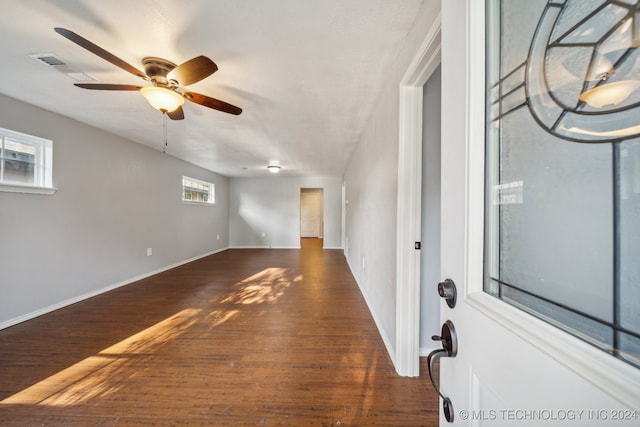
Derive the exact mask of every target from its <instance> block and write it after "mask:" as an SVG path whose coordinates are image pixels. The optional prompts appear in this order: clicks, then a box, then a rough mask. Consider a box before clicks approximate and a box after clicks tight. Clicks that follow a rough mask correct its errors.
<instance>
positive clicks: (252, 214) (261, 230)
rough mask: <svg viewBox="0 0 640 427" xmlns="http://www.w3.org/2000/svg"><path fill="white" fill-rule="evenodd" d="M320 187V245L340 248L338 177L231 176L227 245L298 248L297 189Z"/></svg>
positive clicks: (339, 180) (298, 210)
mask: <svg viewBox="0 0 640 427" xmlns="http://www.w3.org/2000/svg"><path fill="white" fill-rule="evenodd" d="M301 188H322V189H323V198H324V229H323V238H324V247H325V249H332V248H333V249H336V248H341V247H342V241H341V239H342V180H341V179H340V178H301V177H298V178H297V177H280V176H278V177H275V176H269V177H267V178H231V180H230V200H229V239H230V240H229V244H230V246H231V247H240V248H241V247H259V248H299V247H300V189H301Z"/></svg>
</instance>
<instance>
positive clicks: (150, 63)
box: [142, 56, 178, 86]
mask: <svg viewBox="0 0 640 427" xmlns="http://www.w3.org/2000/svg"><path fill="white" fill-rule="evenodd" d="M142 65H144V72H145V74H146V75H147V76H149V78H150V79H151V80H152V81H153V82H154V83H157V84H159V85H162V86H168V85H171V84H173V85H175V86H177V85H178V82H171V81H169V80H168V79H167V75H168V74H169V72H170V71H171V70H173V69H174V68H176V64H174V63H173V62H171V61H167V60H166V59H162V58H156V57H154V56H148V57H146V58H144V59H143V60H142Z"/></svg>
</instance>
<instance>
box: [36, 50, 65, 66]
mask: <svg viewBox="0 0 640 427" xmlns="http://www.w3.org/2000/svg"><path fill="white" fill-rule="evenodd" d="M29 57H30V58H33V59H35V60H37V61H40V62H43V63H44V64H46V65H48V66H50V67H68V65H67V64H66V63H65V62H64V61H63V60H62V59H60V58H58V57H57V56H56V55H54V54H53V53H34V54H32V55H29Z"/></svg>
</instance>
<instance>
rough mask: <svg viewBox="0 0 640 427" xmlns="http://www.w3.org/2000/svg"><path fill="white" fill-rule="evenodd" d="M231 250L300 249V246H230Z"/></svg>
mask: <svg viewBox="0 0 640 427" xmlns="http://www.w3.org/2000/svg"><path fill="white" fill-rule="evenodd" d="M229 249H300V246H229Z"/></svg>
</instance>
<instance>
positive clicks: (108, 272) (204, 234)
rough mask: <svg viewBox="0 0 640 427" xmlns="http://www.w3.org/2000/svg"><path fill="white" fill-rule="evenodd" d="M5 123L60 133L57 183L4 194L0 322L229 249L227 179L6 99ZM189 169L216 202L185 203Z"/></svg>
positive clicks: (0, 195)
mask: <svg viewBox="0 0 640 427" xmlns="http://www.w3.org/2000/svg"><path fill="white" fill-rule="evenodd" d="M0 127H3V128H6V129H11V130H14V131H18V132H22V133H27V134H31V135H35V136H39V137H43V138H47V139H51V140H53V185H54V187H57V188H58V191H57V192H56V193H55V194H54V195H52V196H48V195H36V194H19V193H6V192H0V236H2V237H1V239H0V271H1V272H2V273H1V275H0V328H2V327H6V326H10V325H11V324H14V323H17V322H19V321H22V320H26V319H28V318H30V317H33V316H34V315H38V314H42V313H43V312H46V311H49V310H51V309H55V308H58V307H60V306H63V305H66V304H68V303H71V302H75V301H76V300H78V299H82V298H85V297H87V296H91V295H94V294H96V293H100V292H102V291H104V290H106V289H109V288H112V287H115V286H119V285H121V284H123V283H124V282H126V281H128V280H130V279H132V278H136V277H139V276H141V275H145V274H148V273H150V272H154V271H157V270H160V269H163V268H166V267H168V266H172V265H175V264H177V263H181V262H183V261H186V260H189V259H192V258H196V257H199V256H202V255H205V254H207V253H211V252H215V251H217V250H220V249H223V248H225V247H228V244H229V240H228V198H229V188H228V187H229V182H228V178H226V177H223V176H221V175H218V174H215V173H213V172H209V171H207V170H204V169H201V168H199V167H196V166H193V165H191V164H189V163H186V162H183V161H181V160H178V159H176V158H174V157H171V156H170V155H167V154H162V153H161V152H160V151H158V150H154V149H152V148H149V147H146V146H143V145H140V144H137V143H134V142H132V141H129V140H125V139H123V138H120V137H118V136H115V135H112V134H109V133H107V132H104V131H101V130H98V129H96V128H93V127H90V126H87V125H84V124H81V123H79V122H76V121H74V120H71V119H68V118H66V117H63V116H60V115H57V114H54V113H51V112H48V111H46V110H43V109H40V108H37V107H34V106H32V105H29V104H25V103H23V102H20V101H18V100H15V99H11V98H8V97H5V96H0ZM176 143H178V142H176ZM183 175H187V176H190V177H193V178H197V179H201V180H205V181H209V182H213V183H214V184H215V185H216V204H215V206H196V205H189V204H184V203H182V176H183ZM218 236H219V239H218ZM147 248H151V249H152V253H153V254H152V256H147Z"/></svg>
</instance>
